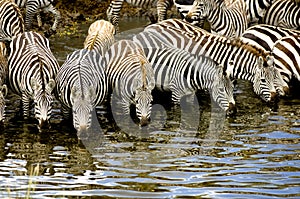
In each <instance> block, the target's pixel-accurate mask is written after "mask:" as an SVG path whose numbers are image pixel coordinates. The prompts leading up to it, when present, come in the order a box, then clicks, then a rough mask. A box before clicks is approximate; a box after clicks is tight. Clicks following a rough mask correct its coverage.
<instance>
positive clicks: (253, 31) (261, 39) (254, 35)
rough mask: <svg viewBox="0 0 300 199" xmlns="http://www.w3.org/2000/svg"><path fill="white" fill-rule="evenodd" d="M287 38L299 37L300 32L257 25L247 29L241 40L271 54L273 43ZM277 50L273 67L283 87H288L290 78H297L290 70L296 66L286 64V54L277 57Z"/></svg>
mask: <svg viewBox="0 0 300 199" xmlns="http://www.w3.org/2000/svg"><path fill="white" fill-rule="evenodd" d="M289 36H291V37H299V36H300V31H297V30H292V29H286V28H281V27H276V26H271V25H266V24H258V25H255V26H252V27H250V28H249V29H247V30H246V31H245V32H244V33H243V35H242V36H241V40H243V41H244V42H247V43H249V44H251V45H254V46H256V47H258V48H261V49H263V50H264V51H267V52H272V53H273V48H274V46H275V43H276V42H277V41H279V40H281V39H282V38H284V37H289ZM277 45H279V44H277ZM277 48H278V46H277ZM278 50H279V49H277V53H276V56H274V65H275V67H276V68H277V69H278V70H279V72H280V74H281V76H282V78H283V80H284V81H285V87H288V84H289V82H290V81H291V77H292V76H295V75H296V76H297V73H295V74H293V73H294V72H296V71H295V70H291V68H294V67H296V66H295V64H292V65H290V64H288V60H286V59H290V58H288V56H287V54H286V53H283V54H282V55H279V54H278ZM290 56H295V55H294V54H291V55H290ZM296 65H297V64H296ZM286 90H287V89H286Z"/></svg>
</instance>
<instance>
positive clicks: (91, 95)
mask: <svg viewBox="0 0 300 199" xmlns="http://www.w3.org/2000/svg"><path fill="white" fill-rule="evenodd" d="M87 96H88V97H89V99H91V98H92V97H93V96H96V91H95V89H94V87H93V86H90V87H89V91H88V95H87Z"/></svg>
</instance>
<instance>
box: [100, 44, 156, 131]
mask: <svg viewBox="0 0 300 199" xmlns="http://www.w3.org/2000/svg"><path fill="white" fill-rule="evenodd" d="M105 61H106V74H107V77H108V82H109V85H110V87H111V90H112V92H113V94H114V95H116V96H117V97H118V98H119V99H121V100H120V101H121V103H122V106H123V109H124V111H125V113H126V114H128V113H129V112H130V110H129V105H130V104H134V105H136V114H137V117H138V119H139V120H140V124H141V125H142V126H143V125H146V124H147V123H148V121H149V119H150V114H151V107H152V106H151V102H152V95H151V91H152V89H153V88H154V86H155V80H154V72H153V69H152V67H151V65H150V63H149V61H148V60H147V57H146V55H145V53H144V51H143V49H142V48H140V47H139V46H138V45H137V44H136V43H135V42H133V41H130V40H120V41H118V42H117V43H115V44H113V45H112V46H111V48H110V49H109V50H108V51H107V52H106V54H105Z"/></svg>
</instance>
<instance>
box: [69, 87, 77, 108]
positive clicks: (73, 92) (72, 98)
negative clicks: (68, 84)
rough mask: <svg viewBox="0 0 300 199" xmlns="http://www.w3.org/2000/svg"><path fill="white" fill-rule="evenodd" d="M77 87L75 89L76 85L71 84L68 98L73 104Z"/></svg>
mask: <svg viewBox="0 0 300 199" xmlns="http://www.w3.org/2000/svg"><path fill="white" fill-rule="evenodd" d="M76 92H77V89H76V86H73V87H72V88H71V95H70V99H71V103H72V104H74V99H75V98H76V96H77V93H76Z"/></svg>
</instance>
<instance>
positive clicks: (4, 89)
mask: <svg viewBox="0 0 300 199" xmlns="http://www.w3.org/2000/svg"><path fill="white" fill-rule="evenodd" d="M0 89H1V92H2V94H3V97H5V96H6V95H7V92H8V89H7V86H6V84H3V86H1V87H0Z"/></svg>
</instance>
